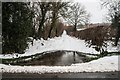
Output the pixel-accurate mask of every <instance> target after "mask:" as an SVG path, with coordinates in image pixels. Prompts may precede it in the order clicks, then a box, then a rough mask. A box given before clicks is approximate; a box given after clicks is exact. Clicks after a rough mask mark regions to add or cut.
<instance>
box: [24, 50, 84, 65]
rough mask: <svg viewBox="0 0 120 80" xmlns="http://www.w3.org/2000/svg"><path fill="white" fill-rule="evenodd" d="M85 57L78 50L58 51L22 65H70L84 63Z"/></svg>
mask: <svg viewBox="0 0 120 80" xmlns="http://www.w3.org/2000/svg"><path fill="white" fill-rule="evenodd" d="M83 58H84V57H82V56H80V55H78V53H76V52H70V51H56V52H51V53H47V54H44V55H43V56H41V57H40V58H38V59H36V60H32V61H29V62H27V63H22V65H47V66H69V65H71V64H73V63H82V62H83Z"/></svg>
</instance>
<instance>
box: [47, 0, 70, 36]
mask: <svg viewBox="0 0 120 80" xmlns="http://www.w3.org/2000/svg"><path fill="white" fill-rule="evenodd" d="M51 4H52V7H51V12H52V13H51V14H52V17H51V26H50V31H49V36H48V37H50V38H51V37H54V36H57V26H56V22H58V20H59V18H60V17H63V16H64V15H65V11H64V10H66V8H67V7H68V6H67V5H68V2H51ZM66 11H67V10H66Z"/></svg>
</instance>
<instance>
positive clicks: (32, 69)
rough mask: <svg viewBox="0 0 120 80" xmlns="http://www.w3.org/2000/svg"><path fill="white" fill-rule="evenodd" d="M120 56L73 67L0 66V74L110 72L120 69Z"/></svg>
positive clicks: (73, 65)
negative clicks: (119, 64) (119, 59)
mask: <svg viewBox="0 0 120 80" xmlns="http://www.w3.org/2000/svg"><path fill="white" fill-rule="evenodd" d="M118 57H120V55H119V56H118V55H114V56H106V57H103V58H100V59H98V60H93V61H91V62H87V63H79V64H72V65H71V66H12V65H5V64H0V72H9V73H39V74H41V73H64V72H109V71H120V70H119V69H118V62H119V61H118Z"/></svg>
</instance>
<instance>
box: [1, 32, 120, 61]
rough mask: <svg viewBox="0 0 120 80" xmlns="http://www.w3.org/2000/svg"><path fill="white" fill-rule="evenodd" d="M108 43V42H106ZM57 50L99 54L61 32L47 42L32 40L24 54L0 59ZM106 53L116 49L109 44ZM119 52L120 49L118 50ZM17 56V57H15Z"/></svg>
mask: <svg viewBox="0 0 120 80" xmlns="http://www.w3.org/2000/svg"><path fill="white" fill-rule="evenodd" d="M108 43H109V42H108ZM57 50H68V51H78V52H83V53H90V54H99V52H97V51H96V50H95V49H94V48H92V47H90V48H89V47H87V46H86V43H85V41H84V40H80V39H77V38H75V37H71V36H69V35H67V34H66V31H64V32H63V34H62V36H60V37H55V38H51V39H48V40H43V39H41V40H34V41H33V46H32V45H31V44H30V43H29V48H28V49H26V51H25V53H24V54H17V53H15V54H6V55H3V54H0V58H1V59H7V58H17V57H22V56H30V55H35V54H37V53H42V52H47V51H57ZM107 50H108V51H118V48H117V47H113V46H112V45H111V43H109V46H108V48H107ZM119 50H120V48H119ZM16 55H17V56H16Z"/></svg>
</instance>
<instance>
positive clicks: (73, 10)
mask: <svg viewBox="0 0 120 80" xmlns="http://www.w3.org/2000/svg"><path fill="white" fill-rule="evenodd" d="M89 17H90V14H88V13H87V12H86V10H85V8H84V6H82V5H81V4H80V3H74V4H72V5H71V7H70V9H69V12H68V15H67V18H66V20H67V22H68V23H69V24H71V25H73V26H74V28H75V29H74V30H75V31H76V28H77V27H78V26H79V25H82V24H86V23H88V22H89Z"/></svg>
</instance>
